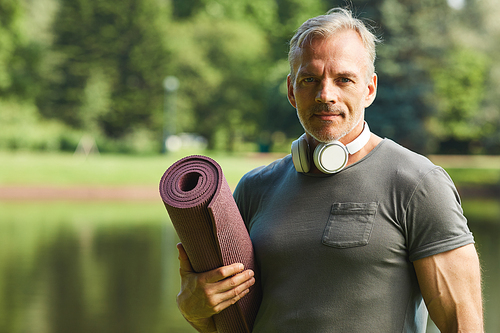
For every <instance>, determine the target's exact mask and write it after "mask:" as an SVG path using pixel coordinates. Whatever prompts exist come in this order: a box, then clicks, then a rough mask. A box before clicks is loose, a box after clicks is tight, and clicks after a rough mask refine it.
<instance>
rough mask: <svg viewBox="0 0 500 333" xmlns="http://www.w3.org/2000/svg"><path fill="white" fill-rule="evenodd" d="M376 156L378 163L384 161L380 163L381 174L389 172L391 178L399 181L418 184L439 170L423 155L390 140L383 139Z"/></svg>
mask: <svg viewBox="0 0 500 333" xmlns="http://www.w3.org/2000/svg"><path fill="white" fill-rule="evenodd" d="M377 155H378V161H384V163H380V165H381V172H383V170H385V171H387V172H390V173H391V174H392V176H391V177H397V178H398V179H400V180H406V181H417V182H418V181H419V180H421V179H422V178H423V177H425V175H426V174H428V173H429V172H431V171H433V170H436V169H441V168H440V167H439V166H437V165H435V164H434V163H432V162H431V161H430V160H429V159H428V158H427V157H425V156H424V155H422V154H419V153H416V152H414V151H412V150H410V149H408V148H406V147H403V146H402V145H400V144H398V143H396V142H394V141H392V140H390V139H384V141H383V144H382V145H381V147H380V149H379V153H378V154H377Z"/></svg>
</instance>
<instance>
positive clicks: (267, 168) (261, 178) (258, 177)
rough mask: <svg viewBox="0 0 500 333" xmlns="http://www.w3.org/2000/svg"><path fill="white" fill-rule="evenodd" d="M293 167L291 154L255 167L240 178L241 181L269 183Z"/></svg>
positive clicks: (257, 183)
mask: <svg viewBox="0 0 500 333" xmlns="http://www.w3.org/2000/svg"><path fill="white" fill-rule="evenodd" d="M290 167H292V168H293V164H292V158H291V155H287V156H285V157H283V158H280V159H277V160H275V161H273V162H272V163H270V164H268V165H264V166H260V167H258V168H255V169H253V170H251V171H249V172H247V173H246V174H245V175H244V176H243V177H242V178H241V180H240V184H241V183H245V184H252V185H254V186H255V185H259V184H268V183H269V182H272V181H274V180H276V178H279V177H280V176H282V175H284V174H285V173H287V172H288V171H289V169H290Z"/></svg>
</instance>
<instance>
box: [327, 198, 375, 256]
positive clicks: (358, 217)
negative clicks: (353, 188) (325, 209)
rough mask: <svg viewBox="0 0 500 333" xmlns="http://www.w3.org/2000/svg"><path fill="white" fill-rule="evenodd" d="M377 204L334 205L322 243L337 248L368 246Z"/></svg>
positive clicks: (351, 203) (350, 203)
mask: <svg viewBox="0 0 500 333" xmlns="http://www.w3.org/2000/svg"><path fill="white" fill-rule="evenodd" d="M377 207H378V203H377V202H366V203H354V202H346V203H334V204H333V205H332V209H331V211H330V217H329V218H328V222H327V224H326V227H325V231H324V232H323V240H322V243H323V244H325V245H327V246H331V247H336V248H348V247H356V246H364V245H367V244H368V242H369V240H370V235H371V233H372V230H373V223H374V221H375V215H376V214H377Z"/></svg>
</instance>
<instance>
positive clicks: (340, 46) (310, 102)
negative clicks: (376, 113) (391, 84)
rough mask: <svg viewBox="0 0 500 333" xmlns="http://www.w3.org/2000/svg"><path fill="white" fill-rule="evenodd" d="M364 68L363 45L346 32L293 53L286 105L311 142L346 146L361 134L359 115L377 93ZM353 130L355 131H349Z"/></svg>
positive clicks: (318, 40)
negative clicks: (335, 141)
mask: <svg viewBox="0 0 500 333" xmlns="http://www.w3.org/2000/svg"><path fill="white" fill-rule="evenodd" d="M367 65H368V55H367V52H366V50H365V48H364V45H363V42H362V41H361V38H360V37H359V35H358V34H357V33H356V32H355V31H352V30H343V31H341V32H339V33H337V34H335V35H333V36H331V37H328V38H326V39H324V38H314V39H313V40H312V41H311V43H306V45H305V46H304V47H303V48H302V49H301V50H300V51H299V54H298V55H297V57H296V60H295V63H294V64H293V68H294V72H295V78H292V77H291V76H288V99H289V101H290V103H291V104H292V106H293V107H294V108H296V109H297V115H298V117H299V120H300V123H301V124H302V126H303V127H304V130H305V131H306V132H307V133H308V134H309V135H311V136H312V137H313V138H314V139H316V140H317V141H319V142H331V141H334V140H340V139H341V138H344V140H341V141H346V142H344V143H345V144H346V143H348V142H350V141H352V140H353V139H354V138H355V137H356V136H357V135H358V134H359V133H360V132H361V130H362V120H363V118H364V110H365V108H366V107H368V106H369V105H370V104H371V103H372V102H373V100H374V99H375V95H376V88H377V76H376V75H375V74H373V75H372V76H371V77H370V78H367V76H368V75H367V69H368V66H367ZM357 126H358V127H359V130H358V129H357V130H356V131H353V129H355V128H356V127H357ZM351 132H353V133H351ZM354 132H356V133H354ZM349 133H351V135H349Z"/></svg>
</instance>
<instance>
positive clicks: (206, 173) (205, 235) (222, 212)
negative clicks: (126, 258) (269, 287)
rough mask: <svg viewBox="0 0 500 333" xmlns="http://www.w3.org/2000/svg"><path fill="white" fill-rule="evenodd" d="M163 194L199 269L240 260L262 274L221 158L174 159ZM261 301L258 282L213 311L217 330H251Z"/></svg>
mask: <svg viewBox="0 0 500 333" xmlns="http://www.w3.org/2000/svg"><path fill="white" fill-rule="evenodd" d="M160 196H161V198H162V200H163V203H164V205H165V207H166V209H167V212H168V214H169V216H170V219H171V221H172V224H173V225H174V228H175V230H176V232H177V235H178V236H179V239H180V240H181V242H182V244H183V246H184V249H185V250H186V253H187V255H188V257H189V260H190V262H191V265H192V266H193V269H194V270H195V271H196V272H205V271H208V270H212V269H215V268H217V267H221V266H226V265H230V264H233V263H237V262H239V263H243V265H244V266H245V268H247V269H252V270H253V271H254V272H255V274H256V277H257V278H258V269H257V265H256V264H255V258H254V252H253V247H252V242H251V240H250V236H249V235H248V232H247V229H246V227H245V224H244V222H243V219H242V218H241V215H240V213H239V210H238V207H237V205H236V203H235V201H234V199H233V196H232V194H231V190H230V188H229V185H228V184H227V181H226V179H225V177H224V174H223V173H222V168H221V167H220V165H219V164H218V163H217V162H215V161H214V160H213V159H211V158H209V157H206V156H201V155H193V156H188V157H185V158H183V159H181V160H179V161H177V162H175V163H174V164H173V165H172V166H170V167H169V168H168V169H167V171H166V172H165V173H164V174H163V177H162V178H161V180H160ZM260 301H261V289H260V285H258V284H255V285H254V286H253V287H251V288H250V293H249V294H247V295H246V296H245V297H243V298H242V299H241V300H239V301H238V302H237V303H236V304H234V305H232V306H230V307H229V308H227V309H225V310H223V311H222V312H220V313H219V314H217V315H215V316H214V321H215V324H216V326H217V329H218V331H219V332H221V333H239V332H243V333H247V332H251V330H252V327H253V322H254V321H255V317H256V316H257V311H258V308H259V306H260Z"/></svg>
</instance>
